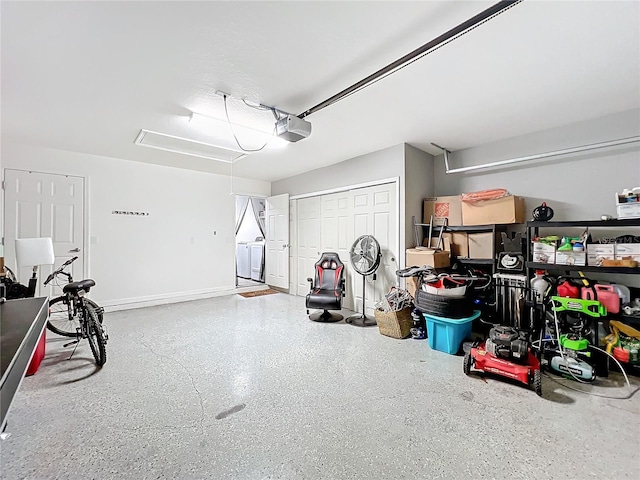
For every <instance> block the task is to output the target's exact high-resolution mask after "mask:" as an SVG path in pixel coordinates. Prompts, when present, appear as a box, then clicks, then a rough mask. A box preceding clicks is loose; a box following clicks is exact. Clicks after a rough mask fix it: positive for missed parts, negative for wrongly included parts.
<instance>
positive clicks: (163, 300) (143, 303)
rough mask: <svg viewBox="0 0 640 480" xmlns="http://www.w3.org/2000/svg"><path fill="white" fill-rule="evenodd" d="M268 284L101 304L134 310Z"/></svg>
mask: <svg viewBox="0 0 640 480" xmlns="http://www.w3.org/2000/svg"><path fill="white" fill-rule="evenodd" d="M268 288H269V287H268V286H267V285H260V286H251V287H241V288H238V287H235V286H225V287H218V288H213V289H207V290H196V291H191V292H175V293H168V294H166V295H149V296H146V297H134V298H121V299H117V300H109V301H105V302H101V303H100V306H101V307H103V308H104V310H105V312H116V311H119V310H132V309H134V308H143V307H154V306H157V305H168V304H171V303H181V302H190V301H193V300H202V299H205V298H213V297H223V296H225V295H234V294H236V293H245V292H255V291H257V290H266V289H268Z"/></svg>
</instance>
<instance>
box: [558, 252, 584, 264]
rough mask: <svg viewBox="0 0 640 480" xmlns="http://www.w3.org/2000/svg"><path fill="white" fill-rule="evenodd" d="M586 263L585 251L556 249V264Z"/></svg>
mask: <svg viewBox="0 0 640 480" xmlns="http://www.w3.org/2000/svg"><path fill="white" fill-rule="evenodd" d="M586 264H587V252H576V251H567V252H560V251H556V265H579V266H584V265H586Z"/></svg>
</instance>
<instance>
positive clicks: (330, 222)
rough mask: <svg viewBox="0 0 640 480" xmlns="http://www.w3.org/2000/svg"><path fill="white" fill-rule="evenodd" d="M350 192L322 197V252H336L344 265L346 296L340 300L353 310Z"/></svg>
mask: <svg viewBox="0 0 640 480" xmlns="http://www.w3.org/2000/svg"><path fill="white" fill-rule="evenodd" d="M351 195H352V194H351V192H349V191H346V192H338V193H331V194H328V195H323V196H322V200H321V205H322V235H321V237H322V251H324V252H336V253H337V254H338V256H339V257H340V260H342V263H344V265H345V270H344V276H345V289H346V295H345V298H344V299H343V300H342V305H343V307H345V308H348V309H352V308H353V298H354V296H353V292H352V291H351V285H352V283H353V282H352V281H351V278H352V276H353V272H352V271H351V265H350V264H349V249H350V248H351V243H352V242H353V240H352V239H351V237H352V236H353V225H352V223H351V221H350V219H351V211H352V209H351V203H350V199H351Z"/></svg>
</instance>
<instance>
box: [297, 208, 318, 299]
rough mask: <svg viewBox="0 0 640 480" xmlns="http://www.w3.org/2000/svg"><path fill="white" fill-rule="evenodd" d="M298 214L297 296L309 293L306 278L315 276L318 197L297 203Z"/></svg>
mask: <svg viewBox="0 0 640 480" xmlns="http://www.w3.org/2000/svg"><path fill="white" fill-rule="evenodd" d="M297 209H298V211H297V213H298V218H297V221H298V249H297V253H298V260H297V265H298V269H297V270H298V272H297V273H298V278H297V282H296V284H297V294H298V295H300V296H304V295H306V294H307V293H309V282H308V281H307V278H313V276H314V275H315V267H314V265H315V263H316V262H317V261H318V259H319V258H320V253H321V246H320V197H309V198H302V199H299V200H298V201H297Z"/></svg>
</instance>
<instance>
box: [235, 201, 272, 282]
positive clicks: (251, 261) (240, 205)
mask: <svg viewBox="0 0 640 480" xmlns="http://www.w3.org/2000/svg"><path fill="white" fill-rule="evenodd" d="M264 267H265V199H264V198H261V197H250V196H247V195H236V287H252V286H257V285H263V284H264V278H265V275H264V274H265V268H264Z"/></svg>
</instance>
